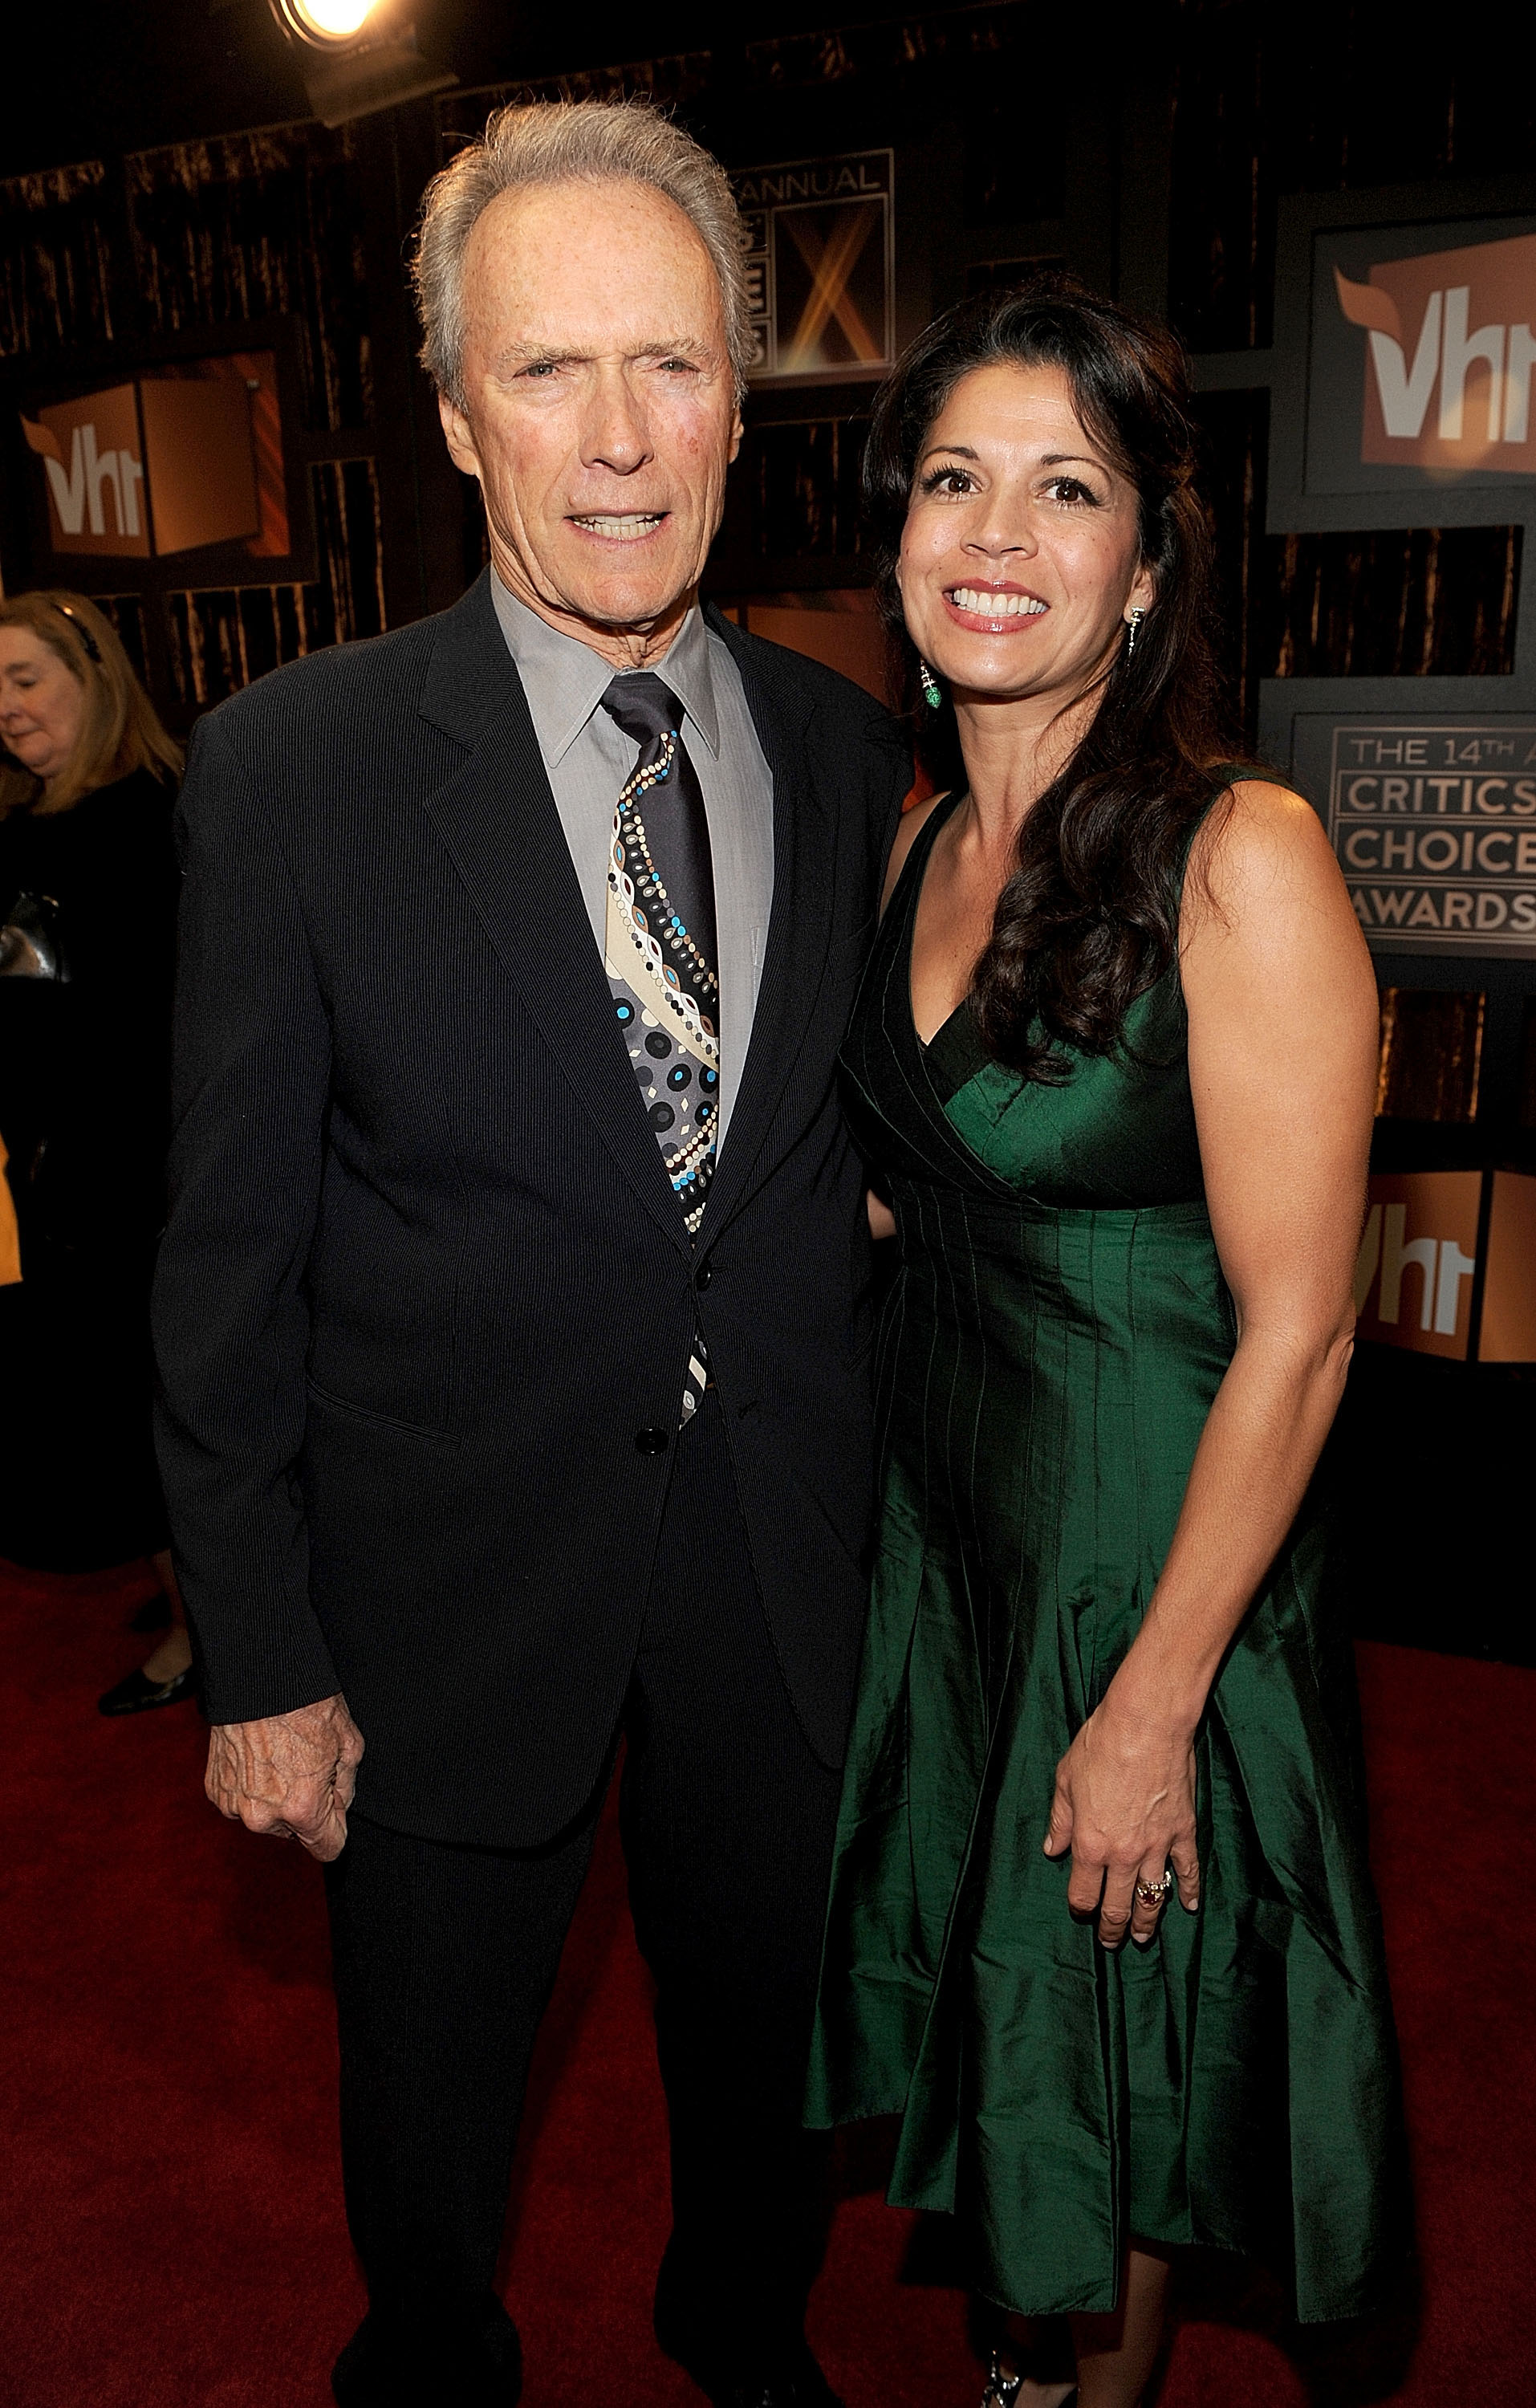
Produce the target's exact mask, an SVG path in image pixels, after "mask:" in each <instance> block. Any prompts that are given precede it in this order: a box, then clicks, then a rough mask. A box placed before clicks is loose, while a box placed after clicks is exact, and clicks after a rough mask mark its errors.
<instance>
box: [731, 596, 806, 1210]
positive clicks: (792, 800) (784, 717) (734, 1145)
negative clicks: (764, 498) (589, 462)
mask: <svg viewBox="0 0 1536 2408" xmlns="http://www.w3.org/2000/svg"><path fill="white" fill-rule="evenodd" d="M707 615H708V618H709V622H710V624H711V627H712V628H713V629H714V631H715V633H716V634H717V635H719V636H721V637H723V638H724V639H725V642H726V644H727V645H728V646H729V647H730V650H731V652H732V654H733V656H734V658H735V660H736V664H737V667H738V668H739V671H740V674H741V684H742V688H743V691H744V693H745V695H746V701H747V709H748V710H749V711H750V712H751V714H752V722H753V725H754V727H755V728H756V730H757V740H758V742H759V743H760V744H761V745H762V748H763V753H764V756H765V758H766V759H767V762H768V767H769V769H770V770H771V771H772V773H773V910H772V913H771V915H770V917H769V921H768V948H767V951H766V953H765V954H764V958H763V975H762V979H761V981H760V982H759V985H758V990H757V1009H756V1011H755V1013H754V1017H753V1027H752V1042H751V1044H750V1045H749V1046H748V1048H747V1058H746V1062H745V1064H744V1066H743V1068H742V1073H741V1083H740V1086H739V1088H738V1090H737V1097H736V1104H735V1108H734V1110H733V1111H732V1113H731V1122H730V1126H729V1128H728V1129H727V1130H726V1132H725V1143H724V1144H723V1145H722V1147H721V1149H720V1160H719V1164H718V1166H717V1168H716V1170H715V1175H714V1179H713V1181H712V1183H711V1188H710V1197H709V1202H708V1203H707V1204H706V1206H705V1208H704V1221H703V1234H704V1235H705V1236H706V1237H711V1236H713V1235H714V1233H715V1232H716V1231H717V1230H718V1229H719V1228H720V1227H721V1226H723V1225H724V1223H725V1220H726V1218H727V1217H728V1215H729V1214H730V1213H731V1212H732V1211H735V1209H736V1208H737V1206H738V1205H739V1203H740V1202H741V1201H742V1199H743V1197H744V1196H745V1195H746V1192H747V1189H748V1186H749V1184H750V1183H751V1182H752V1178H753V1173H754V1167H755V1165H756V1163H757V1160H758V1157H759V1155H760V1154H761V1153H762V1150H763V1141H764V1140H765V1138H766V1137H767V1135H768V1126H769V1124H770V1122H771V1121H772V1118H773V1114H774V1111H775V1110H776V1108H777V1106H778V1104H779V1101H780V1098H781V1097H782V1094H783V1091H784V1087H785V1083H786V1081H787V1078H788V1074H789V1071H790V1069H791V1068H792V1067H793V1065H794V1063H795V1060H796V1057H797V1054H799V1051H800V1048H801V1046H802V1045H803V1044H804V1042H805V1039H806V1037H807V1034H808V1033H809V1030H810V1026H811V1012H812V1011H814V1008H815V1003H816V997H817V995H818V992H819V990H820V987H821V977H822V968H823V964H824V962H825V956H826V943H827V932H828V930H829V928H830V926H831V920H832V908H833V895H832V888H831V880H830V878H829V877H827V876H825V875H823V876H808V875H807V874H806V868H805V865H806V864H807V863H808V862H814V861H815V860H816V859H817V858H818V857H821V858H823V859H829V858H830V848H829V847H825V848H824V847H822V846H820V845H819V844H818V843H817V841H816V839H817V837H818V835H819V834H820V827H821V823H822V822H823V820H824V819H825V812H826V809H827V806H826V804H825V801H824V800H823V798H822V796H821V795H820V793H819V791H818V789H817V786H816V783H815V780H814V777H813V775H812V771H811V756H810V753H809V751H808V749H807V745H806V728H807V725H808V724H809V722H810V719H811V705H810V704H809V703H808V702H803V701H802V700H801V699H800V697H798V696H797V695H794V694H793V693H786V692H785V691H784V689H783V688H782V686H781V685H780V684H779V683H778V681H773V683H771V684H770V682H769V681H768V679H767V678H766V677H765V676H764V675H763V670H762V654H761V653H760V652H758V651H757V649H756V647H755V646H753V645H751V644H743V642H742V641H741V638H740V635H739V631H738V630H737V629H736V628H735V627H734V626H733V625H732V624H731V623H730V621H729V620H727V619H723V618H721V616H720V614H719V613H718V611H716V610H714V609H712V608H711V609H709V611H708V613H707ZM770 657H771V656H770Z"/></svg>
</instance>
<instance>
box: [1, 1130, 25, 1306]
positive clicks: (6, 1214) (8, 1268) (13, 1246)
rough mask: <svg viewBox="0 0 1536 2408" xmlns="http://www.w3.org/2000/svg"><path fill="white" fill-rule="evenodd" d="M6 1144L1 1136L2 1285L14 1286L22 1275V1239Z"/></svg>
mask: <svg viewBox="0 0 1536 2408" xmlns="http://www.w3.org/2000/svg"><path fill="white" fill-rule="evenodd" d="M6 1160H7V1156H6V1145H5V1140H4V1139H3V1138H0V1287H14V1286H15V1285H16V1283H17V1282H18V1280H20V1278H21V1276H22V1241H21V1239H20V1237H19V1235H18V1234H17V1228H16V1206H15V1204H14V1202H13V1201H12V1198H11V1192H10V1183H9V1181H8V1180H7V1177H6Z"/></svg>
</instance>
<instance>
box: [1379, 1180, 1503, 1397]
mask: <svg viewBox="0 0 1536 2408" xmlns="http://www.w3.org/2000/svg"><path fill="white" fill-rule="evenodd" d="M1482 1195H1483V1174H1482V1172H1481V1171H1479V1170H1406V1171H1389V1172H1383V1173H1382V1174H1380V1175H1379V1176H1378V1177H1376V1178H1374V1179H1372V1181H1371V1201H1370V1208H1369V1210H1368V1211H1367V1214H1366V1224H1365V1235H1364V1237H1363V1238H1362V1239H1361V1240H1360V1254H1359V1260H1358V1263H1357V1266H1356V1272H1355V1307H1356V1311H1357V1312H1358V1314H1359V1334H1360V1336H1361V1337H1362V1338H1366V1339H1371V1340H1375V1342H1376V1343H1377V1344H1378V1345H1383V1346H1405V1347H1408V1348H1410V1349H1411V1350H1412V1351H1413V1352H1414V1354H1416V1355H1448V1356H1449V1357H1450V1358H1451V1359H1452V1360H1453V1361H1454V1362H1457V1363H1464V1362H1465V1361H1466V1359H1467V1349H1468V1344H1469V1341H1470V1340H1471V1319H1472V1273H1473V1272H1474V1271H1475V1269H1476V1268H1477V1215H1478V1206H1479V1204H1480V1202H1481V1200H1482Z"/></svg>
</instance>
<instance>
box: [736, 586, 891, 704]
mask: <svg viewBox="0 0 1536 2408" xmlns="http://www.w3.org/2000/svg"><path fill="white" fill-rule="evenodd" d="M746 619H747V625H748V628H749V629H750V630H751V632H752V634H753V635H754V636H764V637H766V638H767V639H768V642H769V643H770V644H782V645H784V646H785V647H786V649H787V650H788V651H790V652H803V653H804V654H805V655H806V657H807V658H808V659H809V660H812V661H821V662H823V663H825V667H827V668H829V669H840V670H841V672H842V674H843V676H844V677H845V678H852V679H853V681H854V684H855V685H861V686H863V687H864V689H865V691H866V693H867V694H872V695H874V697H875V700H876V701H877V702H883V703H886V704H888V703H889V701H890V694H889V691H888V688H887V685H886V677H885V657H886V655H885V627H884V623H883V620H880V619H878V618H877V617H876V616H875V614H874V612H873V611H872V610H794V609H790V610H785V609H779V608H777V607H776V606H775V605H773V604H771V603H764V602H749V603H748V604H747V606H746Z"/></svg>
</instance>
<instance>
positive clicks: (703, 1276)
mask: <svg viewBox="0 0 1536 2408" xmlns="http://www.w3.org/2000/svg"><path fill="white" fill-rule="evenodd" d="M713 1277H714V1272H713V1269H711V1266H710V1264H708V1263H700V1264H699V1267H698V1269H697V1270H696V1271H695V1273H694V1285H695V1287H696V1288H697V1290H698V1292H699V1294H700V1296H702V1295H703V1293H704V1290H705V1289H706V1288H707V1287H708V1286H709V1284H710V1282H711V1280H712V1279H713Z"/></svg>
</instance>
